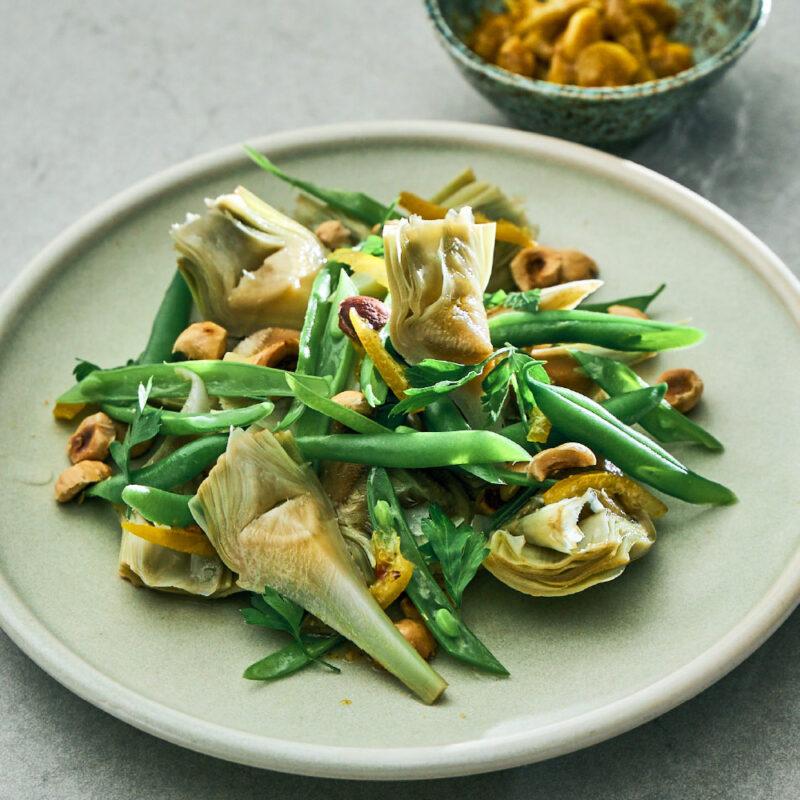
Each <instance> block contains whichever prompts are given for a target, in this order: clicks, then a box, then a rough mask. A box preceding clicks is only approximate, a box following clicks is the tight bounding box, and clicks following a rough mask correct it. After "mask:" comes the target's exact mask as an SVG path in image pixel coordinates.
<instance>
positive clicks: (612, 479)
mask: <svg viewBox="0 0 800 800" xmlns="http://www.w3.org/2000/svg"><path fill="white" fill-rule="evenodd" d="M248 153H249V155H250V156H251V158H252V159H253V160H254V161H255V162H256V163H257V164H259V166H261V167H262V168H263V169H264V170H265V171H266V172H268V173H269V174H270V175H272V176H274V177H276V178H278V179H280V180H283V181H286V182H288V183H290V184H291V185H293V186H294V187H296V188H298V189H299V190H300V195H299V197H298V199H297V204H296V207H295V209H294V211H293V214H292V216H288V215H287V214H285V213H283V212H281V211H279V210H277V209H276V208H273V207H272V206H270V205H269V204H267V203H266V202H265V201H263V200H262V199H260V198H259V197H258V196H257V195H255V194H253V193H252V192H250V191H248V190H247V189H245V188H243V187H238V188H236V189H235V190H234V191H232V192H231V193H230V194H225V195H222V196H221V197H217V198H216V199H213V200H207V201H206V210H205V212H204V213H203V214H202V215H196V214H190V215H188V216H187V218H186V220H185V221H183V222H180V223H177V224H175V225H173V227H172V230H171V233H172V238H173V240H174V243H175V248H176V251H177V256H178V257H177V267H178V270H177V272H176V273H175V275H174V277H173V278H172V281H171V283H170V284H169V286H168V288H167V291H166V293H165V295H164V298H163V300H162V302H161V306H160V308H159V310H158V313H157V315H156V318H155V320H154V322H153V325H152V330H151V334H150V338H149V340H148V342H147V344H146V347H145V349H144V351H143V352H142V353H141V354H140V355H139V356H138V357H136V358H135V359H131V360H129V361H128V362H127V364H126V365H125V366H120V367H114V368H109V369H103V368H100V367H99V366H97V365H95V364H92V363H90V362H88V361H79V363H78V364H77V366H76V368H75V370H74V374H75V377H76V379H77V383H76V384H75V385H74V386H73V387H72V388H71V389H69V390H68V391H67V392H65V393H64V394H63V395H61V397H59V398H58V401H57V403H56V407H55V416H56V417H57V418H58V419H62V420H78V419H79V420H80V423H79V424H78V427H77V430H75V432H74V433H73V434H72V436H71V437H70V440H69V445H68V455H69V458H70V461H71V462H72V465H71V466H70V467H69V468H67V469H66V470H65V471H64V472H63V473H62V474H61V475H60V476H59V478H58V480H57V482H56V486H55V493H56V499H57V500H58V501H59V502H67V501H69V500H72V499H73V498H78V499H86V500H89V499H90V498H92V499H95V500H105V501H107V502H108V503H110V504H111V506H112V507H113V508H114V509H115V510H116V513H117V515H118V518H119V524H120V526H121V529H122V533H121V542H120V554H119V572H120V574H121V575H122V576H123V577H124V578H126V579H127V580H129V581H130V582H131V583H133V584H135V585H136V586H144V587H148V588H150V589H155V590H161V591H166V592H174V593H184V594H191V595H195V596H198V597H205V598H216V597H224V596H227V595H231V594H233V593H236V592H247V593H250V594H249V607H247V608H245V609H242V612H241V613H242V616H243V618H244V621H245V622H246V623H248V624H251V625H256V626H261V627H264V628H268V629H271V630H274V631H281V632H283V633H284V634H285V635H286V636H287V637H288V638H287V642H286V643H285V645H284V646H283V647H281V648H280V649H278V650H276V651H274V652H272V653H269V654H268V655H266V657H264V658H261V659H260V660H259V661H256V662H255V663H253V664H252V665H251V666H250V667H248V668H247V669H246V671H245V673H244V676H245V677H246V678H249V679H254V680H275V679H277V678H281V677H285V676H287V675H290V674H292V673H294V672H297V671H298V670H301V669H303V668H306V667H309V666H313V665H316V668H322V669H330V670H332V671H336V672H338V671H339V667H337V666H335V665H334V664H332V663H330V661H329V660H326V653H328V652H329V651H332V650H335V649H336V648H338V647H340V646H341V645H343V644H344V643H345V642H350V643H352V646H355V647H356V648H358V649H359V650H361V651H363V652H364V653H366V654H367V655H368V656H369V657H371V659H373V660H374V661H375V662H376V663H377V664H379V665H380V666H381V667H383V668H384V669H386V670H387V671H389V672H391V673H392V674H393V675H395V676H396V677H397V678H398V679H399V680H400V681H402V682H403V683H404V684H405V685H406V686H407V687H408V688H409V689H410V690H411V691H412V692H414V693H415V694H416V695H417V696H418V697H419V698H420V699H421V700H422V701H424V702H426V703H432V702H434V701H435V700H436V699H437V698H438V697H439V696H440V695H441V694H442V692H443V691H444V690H445V688H446V686H447V684H446V682H445V680H444V679H443V678H442V677H441V676H440V675H439V673H438V672H437V671H435V670H434V669H433V668H432V667H431V665H430V663H429V662H430V660H431V658H432V657H433V656H434V654H435V652H436V651H437V649H439V650H443V651H445V652H446V653H447V654H448V655H449V656H451V657H452V658H455V659H458V660H461V661H463V662H466V663H468V664H470V665H472V666H473V667H475V668H476V669H479V670H483V671H486V672H489V673H492V674H495V675H507V674H508V673H507V670H506V669H505V667H503V665H502V663H501V660H499V656H501V655H502V654H494V653H492V652H491V651H490V650H489V648H488V647H487V646H486V644H485V643H484V642H482V641H481V639H480V638H479V637H478V635H477V634H476V633H475V632H473V631H472V630H471V629H470V628H469V627H468V626H467V623H466V621H465V620H466V618H467V617H468V607H466V608H462V604H464V605H465V606H468V604H466V603H465V602H464V598H465V595H466V594H467V589H468V587H469V584H470V582H471V581H472V579H473V578H474V577H475V575H476V574H477V572H478V570H479V569H480V568H481V567H483V568H484V569H485V570H486V571H487V572H489V573H490V574H491V575H492V576H494V578H496V579H497V580H499V581H502V582H503V583H504V584H506V585H507V586H509V587H511V588H512V589H515V590H516V591H519V592H522V593H524V594H528V595H531V596H534V597H540V596H550V597H553V596H564V595H569V594H573V593H575V592H580V591H583V590H585V589H588V588H590V587H591V586H594V585H595V584H598V583H603V582H606V581H609V580H612V579H614V578H616V577H618V576H619V575H620V574H622V572H623V571H624V570H625V568H626V567H627V566H628V564H630V562H631V561H634V560H636V559H638V558H641V557H642V556H644V555H645V554H646V553H647V552H648V550H649V549H650V548H651V547H652V546H653V544H654V542H655V528H654V525H653V520H655V519H657V518H658V517H660V516H662V515H663V514H664V513H666V511H667V507H666V505H665V504H664V502H663V501H662V500H661V499H660V497H659V496H657V495H656V494H654V493H653V490H656V491H657V492H658V493H659V494H660V495H668V496H670V497H674V498H677V499H679V500H682V501H686V502H689V503H701V504H715V505H719V504H727V503H732V502H735V499H736V498H735V496H734V495H733V493H732V492H731V491H730V490H729V489H727V488H725V487H724V486H722V485H720V484H718V483H715V482H714V481H711V480H709V479H707V478H704V477H701V476H700V475H697V474H695V473H693V472H692V471H690V470H689V469H688V468H687V467H685V466H684V465H683V464H682V463H681V462H679V461H678V460H677V459H676V458H674V457H673V456H672V455H671V454H670V453H669V452H668V451H667V450H666V449H665V448H664V447H663V446H662V444H665V443H666V444H669V443H672V442H691V443H695V444H697V445H698V446H700V447H704V448H708V449H710V450H715V451H719V450H721V449H722V446H721V444H720V443H719V442H718V441H717V439H716V438H714V436H713V435H712V434H710V433H709V432H708V431H706V430H704V429H703V428H701V427H700V426H699V425H697V424H696V423H694V422H692V421H691V420H690V419H689V417H687V416H685V412H687V411H689V410H690V409H691V408H692V407H693V406H694V405H695V404H696V403H697V401H698V400H699V397H700V394H701V392H702V381H701V380H700V377H699V376H698V375H697V374H696V373H694V372H693V371H692V370H690V369H677V370H669V371H667V372H666V373H664V375H663V376H662V379H661V380H660V381H659V382H658V383H657V384H655V385H649V384H647V383H646V382H645V381H644V380H643V379H642V378H641V377H639V375H638V374H637V373H636V371H635V369H634V367H635V365H636V364H637V363H639V362H641V361H643V360H645V359H648V358H651V357H653V356H654V355H656V354H657V353H658V352H659V351H661V350H668V349H674V348H680V347H686V346H689V345H692V344H695V343H697V342H699V341H700V340H701V339H702V337H703V333H702V331H700V330H698V329H696V328H692V327H688V326H685V325H673V324H668V323H665V322H659V321H655V320H652V319H650V318H649V316H648V314H647V311H648V308H649V306H650V304H651V303H652V302H653V301H654V300H655V299H656V298H657V297H658V295H659V293H660V292H661V291H662V290H663V288H664V287H663V286H661V287H659V288H658V289H657V290H656V291H655V292H653V293H652V294H649V295H639V296H632V297H626V298H624V299H621V300H617V301H615V302H607V303H596V302H591V301H590V296H591V295H592V294H593V293H594V292H595V291H596V290H597V289H599V288H600V286H601V285H602V281H601V280H599V279H598V268H597V265H596V264H595V263H594V261H593V260H592V259H591V258H590V257H589V256H587V255H585V254H583V253H581V252H578V251H575V250H558V249H554V248H551V247H544V246H541V245H539V244H537V243H536V241H535V237H536V234H537V231H536V230H535V228H534V227H533V226H532V225H531V224H530V222H529V221H528V219H527V217H526V214H525V211H524V209H523V207H522V205H521V204H520V203H519V202H518V201H515V200H513V199H511V198H509V197H508V196H506V195H505V194H504V193H503V192H502V191H501V190H500V189H499V188H498V187H497V186H495V185H493V184H491V183H488V182H485V181H481V180H478V179H477V178H476V176H475V175H474V174H473V173H472V171H471V170H467V171H465V172H464V173H462V174H461V175H459V176H457V177H456V178H455V179H454V180H453V181H452V182H451V183H450V184H448V185H447V186H445V187H444V188H443V189H442V190H441V191H439V192H438V193H437V194H436V195H434V196H433V197H430V198H427V199H426V198H423V197H420V196H418V195H415V194H413V193H411V192H405V191H404V192H401V193H400V194H399V195H398V197H397V199H396V200H395V201H394V202H393V203H392V204H391V205H388V206H387V205H384V204H383V203H381V202H379V201H377V200H375V199H373V198H371V197H369V196H367V195H365V194H362V193H360V192H351V191H341V190H336V189H327V188H324V187H322V186H319V185H316V184H313V183H310V182H307V181H304V180H301V179H299V178H295V177H293V176H290V175H287V174H286V173H284V172H283V171H282V170H280V169H279V168H278V167H277V166H276V165H274V164H273V163H272V162H271V161H269V160H268V159H267V158H266V157H265V156H264V155H262V154H260V153H257V152H255V151H253V150H250V149H248ZM192 318H194V319H195V320H197V321H194V322H192V321H191V319H192Z"/></svg>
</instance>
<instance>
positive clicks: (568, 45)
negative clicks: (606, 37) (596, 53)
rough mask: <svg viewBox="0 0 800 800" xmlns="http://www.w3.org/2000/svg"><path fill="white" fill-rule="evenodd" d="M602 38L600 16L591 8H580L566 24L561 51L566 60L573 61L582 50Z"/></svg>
mask: <svg viewBox="0 0 800 800" xmlns="http://www.w3.org/2000/svg"><path fill="white" fill-rule="evenodd" d="M602 38H603V26H602V24H601V23H600V15H599V14H598V13H597V11H596V10H595V9H593V8H591V7H589V8H581V9H579V10H578V11H576V12H575V13H574V14H573V15H572V16H571V17H570V20H569V22H568V23H567V29H566V30H565V31H564V38H563V39H562V41H561V51H562V52H563V54H564V56H565V57H566V58H568V59H569V60H570V61H574V60H575V59H576V58H577V57H578V54H579V53H580V52H581V51H582V50H584V49H585V48H586V47H588V46H589V45H590V44H594V42H597V41H599V40H600V39H602Z"/></svg>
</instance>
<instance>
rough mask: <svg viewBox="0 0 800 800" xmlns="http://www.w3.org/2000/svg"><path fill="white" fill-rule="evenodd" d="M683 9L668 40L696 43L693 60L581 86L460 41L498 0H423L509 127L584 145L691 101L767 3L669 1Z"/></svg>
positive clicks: (638, 133) (636, 132) (645, 128)
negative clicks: (632, 79) (649, 76)
mask: <svg viewBox="0 0 800 800" xmlns="http://www.w3.org/2000/svg"><path fill="white" fill-rule="evenodd" d="M672 2H673V3H674V4H675V5H677V6H679V7H680V8H681V9H682V11H683V14H682V16H681V20H680V23H679V25H678V28H677V30H676V32H675V34H674V37H675V38H676V39H677V40H679V41H682V42H687V43H688V44H691V45H692V46H693V47H694V48H695V55H696V57H697V64H696V65H695V66H694V67H692V69H688V70H686V71H684V72H681V73H679V74H678V75H674V76H672V77H669V78H660V79H658V80H655V81H648V82H647V83H640V84H637V85H634V86H622V87H619V88H597V89H586V88H583V87H580V86H562V85H559V84H555V83H548V82H547V81H540V80H533V79H531V78H525V77H523V76H521V75H515V74H513V73H511V72H506V70H503V69H500V68H499V67H496V66H494V65H492V64H489V63H488V62H487V61H484V60H483V59H482V58H480V57H479V56H478V55H476V54H475V53H474V52H473V51H472V50H470V48H469V47H467V45H466V44H465V43H464V42H465V40H466V39H467V38H468V36H469V34H470V32H471V31H472V28H473V27H474V25H475V23H476V21H477V19H478V17H479V15H480V13H481V11H482V10H483V9H485V8H488V9H490V10H492V11H499V10H502V8H503V6H504V4H503V2H502V0H425V6H426V8H427V10H428V15H429V16H430V18H431V20H432V21H433V24H434V25H435V27H436V30H437V32H438V34H439V38H440V40H441V41H442V43H443V45H444V47H445V49H446V50H447V52H448V53H449V54H450V57H451V58H452V59H453V61H455V63H456V65H457V66H458V68H459V69H460V70H461V72H462V73H463V74H464V75H465V77H466V78H467V80H468V81H469V82H470V83H471V84H472V85H473V86H474V87H475V88H476V89H477V90H478V91H479V92H480V93H481V94H483V95H484V96H485V97H486V98H487V99H488V100H490V101H491V102H492V103H494V105H495V106H497V108H499V109H500V110H501V111H502V112H503V113H505V114H506V115H507V116H508V117H509V118H510V119H511V120H512V121H513V122H514V123H515V124H516V125H519V126H520V127H521V128H526V129H527V130H532V131H539V132H540V133H548V134H551V135H554V136H560V137H562V138H564V139H572V140H573V141H576V142H584V143H587V144H597V145H612V144H619V143H624V142H629V141H634V140H636V139H640V138H641V137H642V136H644V135H645V134H647V133H649V132H650V131H651V130H652V129H653V128H654V127H656V126H657V125H659V124H660V123H662V122H665V121H667V120H669V119H670V118H671V117H672V116H673V115H674V114H675V113H676V112H677V111H678V110H679V109H680V108H682V107H683V106H685V105H687V104H688V103H689V102H691V101H693V100H695V99H697V98H698V97H699V96H700V95H701V94H702V93H703V92H704V91H706V89H708V87H709V86H711V84H712V83H714V82H715V81H716V80H718V79H719V78H720V77H722V75H723V74H724V73H725V72H726V70H728V69H729V68H730V67H731V66H732V65H733V64H734V63H735V62H736V60H737V59H738V58H739V56H741V55H742V53H744V51H745V50H747V48H748V47H749V46H750V44H751V43H752V41H753V39H754V38H755V36H756V34H757V33H758V32H759V31H760V30H761V28H762V27H763V26H764V24H765V22H766V21H767V17H768V15H769V11H770V5H771V0H672Z"/></svg>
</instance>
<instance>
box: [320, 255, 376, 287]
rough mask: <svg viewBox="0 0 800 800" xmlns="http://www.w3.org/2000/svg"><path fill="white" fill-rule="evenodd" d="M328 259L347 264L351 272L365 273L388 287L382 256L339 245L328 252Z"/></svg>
mask: <svg viewBox="0 0 800 800" xmlns="http://www.w3.org/2000/svg"><path fill="white" fill-rule="evenodd" d="M329 260H330V261H339V262H341V263H342V264H347V266H348V267H350V269H352V270H353V272H358V273H361V274H362V275H366V276H367V277H368V278H370V279H371V280H373V281H375V283H379V284H380V285H381V286H383V287H385V288H386V289H388V288H389V278H388V277H386V262H385V261H384V260H383V259H382V258H378V256H372V255H370V254H369V253H362V252H361V251H360V250H350V249H349V248H346V247H340V248H339V249H338V250H334V251H333V252H332V253H331V254H330V256H329Z"/></svg>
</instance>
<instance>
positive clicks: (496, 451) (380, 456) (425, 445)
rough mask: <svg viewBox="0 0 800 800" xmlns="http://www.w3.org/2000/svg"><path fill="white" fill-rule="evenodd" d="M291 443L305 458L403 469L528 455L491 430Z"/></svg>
mask: <svg viewBox="0 0 800 800" xmlns="http://www.w3.org/2000/svg"><path fill="white" fill-rule="evenodd" d="M295 443H296V444H297V447H298V448H299V449H300V452H301V453H302V454H303V457H304V458H306V459H308V460H309V461H316V460H322V461H347V462H350V463H352V464H370V465H372V466H379V467H401V468H404V469H415V468H416V469H426V468H428V467H453V466H459V465H461V464H491V463H495V462H498V461H526V460H527V459H528V454H527V453H526V452H525V450H523V449H522V448H521V447H520V446H519V445H516V444H514V443H513V442H512V441H509V440H508V439H506V438H504V437H503V436H500V434H498V433H492V432H491V431H450V432H443V433H434V432H430V431H426V432H423V433H419V432H417V431H414V432H409V433H405V432H399V433H386V434H366V435H362V434H352V433H341V434H339V433H334V434H331V435H330V436H298V437H297V438H296V439H295Z"/></svg>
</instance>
